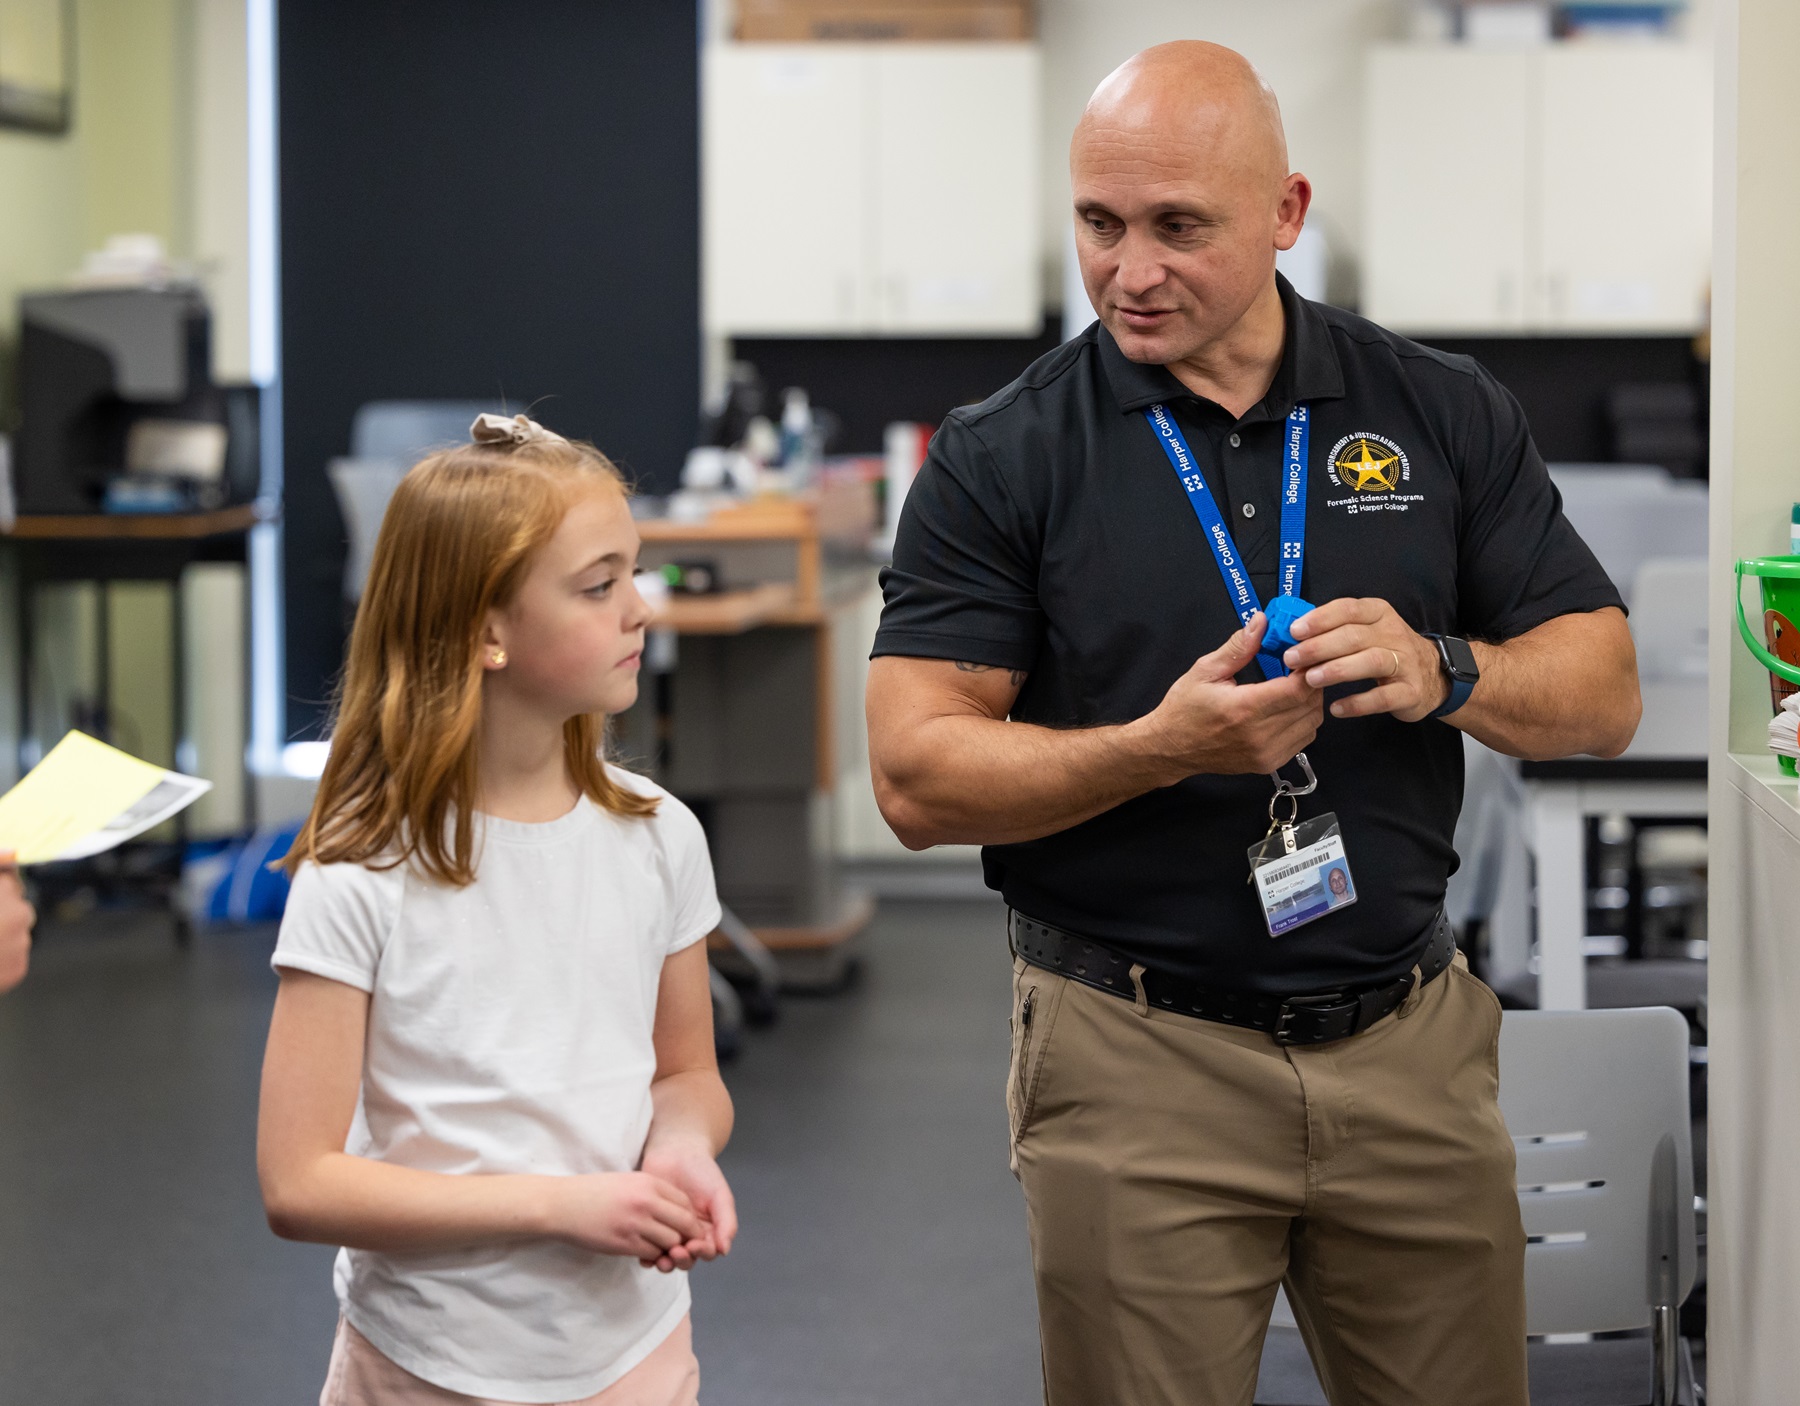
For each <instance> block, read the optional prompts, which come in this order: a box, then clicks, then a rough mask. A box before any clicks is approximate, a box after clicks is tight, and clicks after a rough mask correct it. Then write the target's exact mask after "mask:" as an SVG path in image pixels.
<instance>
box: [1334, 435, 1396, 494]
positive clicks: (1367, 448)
mask: <svg viewBox="0 0 1800 1406" xmlns="http://www.w3.org/2000/svg"><path fill="white" fill-rule="evenodd" d="M1379 448H1380V446H1378V445H1375V444H1372V443H1371V442H1370V441H1369V440H1367V439H1364V438H1362V437H1361V436H1358V438H1357V439H1356V441H1355V442H1354V443H1353V444H1351V445H1350V446H1349V447H1348V448H1346V449H1345V450H1344V452H1343V453H1342V454H1340V455H1338V457H1337V458H1336V459H1335V460H1333V461H1332V467H1333V468H1334V469H1336V470H1337V471H1338V477H1339V478H1341V479H1342V480H1343V481H1344V483H1345V484H1346V485H1348V486H1349V487H1351V488H1354V489H1355V490H1356V491H1357V492H1359V493H1392V492H1393V491H1394V490H1395V489H1396V488H1398V487H1399V486H1400V477H1399V475H1398V474H1397V473H1395V472H1394V465H1395V464H1397V463H1399V462H1400V456H1399V455H1398V454H1388V453H1382V452H1377V451H1379Z"/></svg>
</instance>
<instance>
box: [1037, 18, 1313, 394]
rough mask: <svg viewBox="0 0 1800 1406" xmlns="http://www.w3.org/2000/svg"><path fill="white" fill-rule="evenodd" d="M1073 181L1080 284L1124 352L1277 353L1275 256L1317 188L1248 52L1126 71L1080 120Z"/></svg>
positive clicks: (1134, 64) (1245, 357)
mask: <svg viewBox="0 0 1800 1406" xmlns="http://www.w3.org/2000/svg"><path fill="white" fill-rule="evenodd" d="M1069 180H1070V185H1071V186H1072V188H1073V191H1072V193H1073V195H1074V197H1075V250H1076V254H1077V256H1078V257H1079V259H1080V261H1081V280H1082V283H1083V284H1084V285H1085V287H1086V288H1087V294H1088V298H1089V299H1090V300H1091V301H1092V303H1093V305H1094V310H1095V311H1096V312H1097V313H1099V314H1100V320H1101V321H1102V322H1103V323H1104V324H1105V325H1106V328H1107V330H1108V331H1109V332H1111V333H1112V334H1113V337H1114V339H1115V340H1116V341H1117V342H1118V344H1119V349H1120V350H1121V351H1123V352H1124V353H1125V355H1126V356H1128V357H1129V358H1131V360H1133V361H1145V362H1158V363H1161V364H1162V365H1165V366H1170V367H1172V368H1173V367H1176V366H1177V365H1186V366H1188V367H1189V368H1190V369H1192V368H1193V367H1196V366H1199V365H1200V364H1201V363H1202V362H1205V361H1206V360H1207V359H1208V358H1211V359H1212V360H1214V361H1221V360H1222V361H1223V362H1227V363H1232V364H1240V363H1255V362H1257V361H1259V360H1266V359H1267V357H1266V353H1267V350H1268V347H1269V345H1270V344H1271V343H1272V344H1273V345H1274V347H1275V349H1276V351H1277V352H1278V351H1279V348H1280V342H1281V337H1282V330H1281V329H1282V312H1281V300H1280V297H1279V294H1278V292H1277V289H1276V283H1275V255H1276V253H1277V252H1278V251H1279V250H1282V249H1287V248H1291V247H1292V246H1293V243H1294V241H1295V240H1296V239H1297V238H1299V235H1300V228H1301V225H1302V223H1303V222H1304V221H1305V219H1306V208H1307V204H1308V202H1309V201H1310V200H1311V198H1312V187H1311V185H1310V184H1309V183H1308V182H1307V179H1306V177H1305V176H1302V175H1299V174H1297V173H1293V172H1290V171H1289V170H1288V166H1287V139H1286V138H1285V137H1284V136H1283V135H1282V130H1281V108H1280V106H1279V105H1278V104H1277V103H1276V101H1275V94H1274V93H1273V92H1272V91H1271V90H1270V88H1269V85H1268V84H1267V83H1265V82H1263V80H1262V77H1261V75H1259V74H1258V73H1257V71H1256V70H1255V69H1254V68H1252V67H1251V66H1250V64H1249V62H1248V61H1247V60H1246V59H1245V58H1244V56H1243V55H1242V54H1237V53H1233V52H1232V51H1231V50H1230V49H1226V48H1221V47H1220V46H1219V45H1217V44H1203V43H1198V42H1191V41H1190V42H1184V43H1178V44H1159V45H1157V46H1156V47H1155V48H1154V49H1146V50H1144V52H1143V53H1141V54H1138V55H1135V56H1134V57H1133V58H1131V59H1129V60H1127V61H1126V62H1125V63H1123V64H1121V65H1120V66H1119V67H1118V68H1117V69H1116V70H1114V71H1113V72H1112V73H1111V74H1109V75H1108V76H1107V78H1106V80H1105V81H1104V82H1103V83H1101V85H1100V86H1099V87H1098V88H1096V89H1095V90H1094V96H1093V97H1092V98H1090V99H1089V100H1088V105H1087V110H1086V111H1085V112H1083V113H1082V115H1081V121H1080V122H1079V123H1078V124H1077V125H1076V128H1075V139H1074V141H1073V142H1072V143H1071V144H1070V147H1069ZM1246 345H1249V346H1251V347H1252V348H1253V349H1254V354H1250V353H1246V352H1244V350H1243V348H1244V347H1245V346H1246ZM1176 374H1177V375H1182V374H1184V372H1182V371H1179V370H1178V371H1177V372H1176ZM1196 375H1198V373H1196ZM1196 384H1199V381H1198V380H1197V381H1196ZM1258 394H1260V391H1259V392H1258ZM1221 403H1223V402H1221Z"/></svg>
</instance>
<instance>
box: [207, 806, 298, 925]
mask: <svg viewBox="0 0 1800 1406" xmlns="http://www.w3.org/2000/svg"><path fill="white" fill-rule="evenodd" d="M300 824H301V822H300V821H298V820H296V821H292V822H290V823H289V824H287V825H281V826H277V827H275V828H273V829H268V830H258V831H257V832H256V833H255V834H253V835H251V836H250V837H249V838H247V839H242V840H233V841H232V842H231V843H230V844H229V845H227V846H225V847H224V849H223V850H220V851H218V852H216V853H213V854H200V855H195V854H193V853H192V852H190V859H189V863H190V864H191V865H195V866H202V865H203V866H206V868H207V869H208V870H210V871H211V872H209V873H206V874H205V876H204V879H203V882H204V883H205V884H206V888H205V901H204V903H203V904H202V905H201V906H200V911H199V912H198V914H197V915H196V916H197V917H198V918H199V919H200V920H201V921H203V922H208V923H258V922H267V921H273V920H274V919H276V918H279V917H280V916H281V915H282V912H283V910H285V909H286V907H287V896H288V876H287V875H286V874H284V873H283V872H282V871H281V870H280V869H271V868H270V867H269V866H270V865H271V864H274V863H275V862H276V861H277V860H279V859H282V858H284V857H285V856H286V854H287V852H288V851H289V850H290V849H292V848H293V845H294V838H295V836H297V835H298V834H299V833H300Z"/></svg>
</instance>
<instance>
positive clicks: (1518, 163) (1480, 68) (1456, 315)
mask: <svg viewBox="0 0 1800 1406" xmlns="http://www.w3.org/2000/svg"><path fill="white" fill-rule="evenodd" d="M1364 75H1365V81H1364V85H1363V94H1362V101H1363V103H1364V108H1365V113H1366V123H1367V126H1366V130H1365V142H1364V152H1365V154H1366V158H1367V160H1366V169H1365V173H1364V190H1363V276H1362V310H1363V313H1364V315H1365V316H1368V317H1370V318H1373V319H1374V320H1375V321H1376V322H1379V323H1382V324H1384V325H1385V326H1389V327H1393V328H1395V329H1397V330H1401V331H1417V332H1455V331H1462V330H1465V329H1466V330H1475V329H1480V330H1493V329H1522V328H1523V327H1524V326H1525V317H1526V310H1525V297H1526V290H1527V287H1528V286H1529V281H1530V277H1531V273H1532V270H1531V269H1530V268H1529V267H1528V266H1527V251H1528V249H1529V247H1530V241H1529V239H1528V237H1527V228H1528V221H1529V219H1530V213H1531V212H1530V195H1531V190H1532V183H1531V180H1530V175H1529V172H1530V151H1531V127H1532V113H1533V108H1534V95H1533V88H1534V86H1535V76H1534V64H1533V58H1532V56H1531V54H1530V53H1529V52H1528V51H1522V50H1520V51H1506V50H1497V51H1496V50H1480V49H1468V48H1463V47H1460V46H1455V45H1444V46H1435V45H1432V46H1427V45H1395V46H1376V47H1375V48H1374V49H1373V50H1372V51H1371V52H1370V54H1369V57H1368V60H1367V63H1366V66H1365V68H1364Z"/></svg>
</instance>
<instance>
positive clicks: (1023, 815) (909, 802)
mask: <svg viewBox="0 0 1800 1406" xmlns="http://www.w3.org/2000/svg"><path fill="white" fill-rule="evenodd" d="M906 750H907V756H906V757H903V758H898V759H895V760H893V761H892V762H890V764H889V766H888V767H887V768H885V769H884V768H882V767H880V766H878V767H877V768H876V772H875V789H876V797H877V799H878V800H879V802H880V804H881V810H882V814H883V815H884V816H885V817H886V818H887V821H888V824H889V825H890V826H892V827H893V830H894V833H895V834H896V835H898V836H899V837H900V841H901V843H902V844H904V845H906V846H907V848H909V849H926V848H928V847H929V846H931V845H950V844H983V845H996V844H1017V843H1019V842H1021V841H1024V840H1035V839H1038V838H1040V837H1041V836H1044V835H1053V834H1055V833H1056V832H1057V831H1059V830H1066V829H1068V828H1069V827H1070V826H1071V825H1079V824H1080V823H1081V822H1082V821H1084V820H1091V819H1092V818H1093V817H1094V816H1096V815H1099V814H1101V813H1102V812H1103V811H1108V810H1111V809H1112V808H1113V807H1114V806H1116V805H1119V804H1120V803H1122V802H1124V801H1128V800H1130V799H1132V797H1134V796H1141V795H1143V794H1144V793H1145V792H1146V791H1153V790H1155V789H1156V788H1157V787H1159V786H1166V785H1168V784H1169V783H1170V782H1171V781H1173V780H1176V779H1177V775H1178V774H1172V773H1171V768H1170V764H1169V762H1168V760H1167V759H1166V758H1163V757H1161V756H1159V755H1158V754H1157V750H1156V748H1155V746H1154V744H1153V740H1152V736H1151V734H1150V732H1149V730H1148V729H1147V728H1146V727H1145V726H1144V725H1143V721H1142V720H1141V719H1140V720H1139V721H1138V722H1136V723H1125V724H1122V725H1119V726H1114V727H1095V728H1078V729H1068V730H1062V729H1057V728H1048V727H1037V726H1034V725H1033V724H1030V723H1018V722H1004V721H999V720H996V719H993V718H985V717H976V716H961V715H951V716H941V717H936V718H932V719H930V720H929V721H928V722H925V723H922V724H920V725H919V726H918V727H917V728H916V729H915V731H914V735H913V736H912V737H911V738H909V739H908V746H907V749H906Z"/></svg>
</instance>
